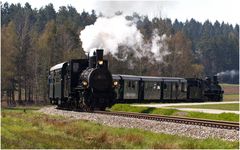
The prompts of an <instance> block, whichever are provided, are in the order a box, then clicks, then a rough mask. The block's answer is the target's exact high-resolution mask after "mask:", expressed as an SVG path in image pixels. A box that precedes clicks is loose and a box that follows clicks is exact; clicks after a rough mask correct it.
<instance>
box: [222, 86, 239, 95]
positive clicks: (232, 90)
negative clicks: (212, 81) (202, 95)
mask: <svg viewBox="0 0 240 150" xmlns="http://www.w3.org/2000/svg"><path fill="white" fill-rule="evenodd" d="M220 86H221V87H222V88H223V90H224V95H228V94H237V95H239V85H238V84H220Z"/></svg>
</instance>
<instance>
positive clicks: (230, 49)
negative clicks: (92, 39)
mask: <svg viewBox="0 0 240 150" xmlns="http://www.w3.org/2000/svg"><path fill="white" fill-rule="evenodd" d="M1 14H2V16H1V35H2V38H1V43H2V45H1V46H2V49H1V50H2V58H1V64H2V65H1V73H2V77H1V83H2V89H1V93H2V95H1V97H2V99H7V100H8V103H13V104H14V103H15V100H18V102H19V103H21V102H40V101H42V102H47V90H46V89H47V76H48V70H49V68H50V67H51V66H53V65H55V64H57V63H60V62H63V61H67V60H69V59H74V58H78V59H80V58H86V54H85V53H84V50H83V48H82V43H81V40H80V39H79V34H80V31H81V30H83V29H84V28H85V27H86V26H87V25H91V24H93V23H94V22H95V21H96V19H97V17H98V15H97V14H96V13H95V11H94V10H92V12H90V13H89V12H85V11H84V10H83V11H82V12H80V13H79V12H77V10H76V9H75V8H74V7H72V6H67V7H65V6H62V7H60V8H59V10H58V11H56V10H55V9H54V8H53V5H52V4H49V5H46V6H45V7H42V8H40V9H32V7H31V5H30V4H29V3H26V4H25V5H24V6H21V5H20V4H8V3H5V4H3V5H2V6H1ZM134 17H137V18H139V19H138V22H137V28H138V29H139V30H140V31H141V33H142V34H143V36H144V40H146V41H148V40H150V38H151V35H152V32H153V31H154V30H155V29H157V31H158V34H159V35H163V34H167V36H168V37H170V38H169V39H168V40H167V43H166V44H167V46H168V49H169V51H170V53H169V55H167V56H166V57H164V61H163V62H161V63H158V62H155V63H149V60H148V58H145V57H143V58H141V59H140V60H139V59H136V58H133V57H131V54H130V55H129V58H128V59H127V61H119V60H117V59H115V58H114V57H112V56H110V55H109V56H107V58H108V59H109V67H110V70H111V71H112V72H113V73H125V74H136V75H161V76H181V77H203V76H205V75H214V74H216V73H218V72H221V71H225V70H238V66H239V50H238V41H239V25H235V26H233V25H231V24H228V23H224V22H222V23H219V22H218V21H216V22H215V23H214V24H212V23H211V22H210V21H208V20H207V21H205V22H204V23H200V22H198V21H196V20H194V19H191V20H190V21H186V22H180V21H178V20H175V21H173V22H172V21H171V20H170V19H168V18H165V19H163V18H153V19H152V20H150V19H149V18H148V17H147V16H140V15H138V14H137V13H134V14H133V15H132V16H126V19H133V18H134ZM121 48H123V47H119V49H121ZM126 66H127V67H126Z"/></svg>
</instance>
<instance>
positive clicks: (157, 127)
mask: <svg viewBox="0 0 240 150" xmlns="http://www.w3.org/2000/svg"><path fill="white" fill-rule="evenodd" d="M39 112H42V113H45V114H49V115H61V116H65V117H70V118H72V119H80V120H89V121H93V122H96V123H99V124H103V125H107V126H111V127H121V128H139V129H143V130H148V131H152V132H155V133H165V134H172V135H180V136H187V137H192V138H198V139H205V138H219V139H223V140H227V141H238V140H239V131H236V130H228V129H218V128H211V127H204V126H197V125H187V124H180V123H172V122H160V121H153V120H145V119H137V118H128V117H121V116H110V115H103V114H96V113H86V112H74V111H66V110H59V109H56V107H54V106H53V107H44V108H42V109H40V110H39Z"/></svg>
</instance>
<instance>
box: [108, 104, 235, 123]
mask: <svg viewBox="0 0 240 150" xmlns="http://www.w3.org/2000/svg"><path fill="white" fill-rule="evenodd" d="M110 110H111V111H125V112H138V113H149V114H159V115H169V116H182V117H191V118H203V119H212V120H224V121H235V122H238V121H239V115H238V114H234V113H221V114H209V113H202V112H190V111H181V110H177V109H171V108H153V107H137V106H131V105H129V104H115V105H114V106H113V107H112V108H111V109H110Z"/></svg>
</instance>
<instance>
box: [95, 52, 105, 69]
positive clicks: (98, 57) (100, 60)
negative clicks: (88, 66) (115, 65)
mask: <svg viewBox="0 0 240 150" xmlns="http://www.w3.org/2000/svg"><path fill="white" fill-rule="evenodd" d="M96 53H97V55H96V61H97V66H99V67H100V66H102V65H103V49H97V50H96Z"/></svg>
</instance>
